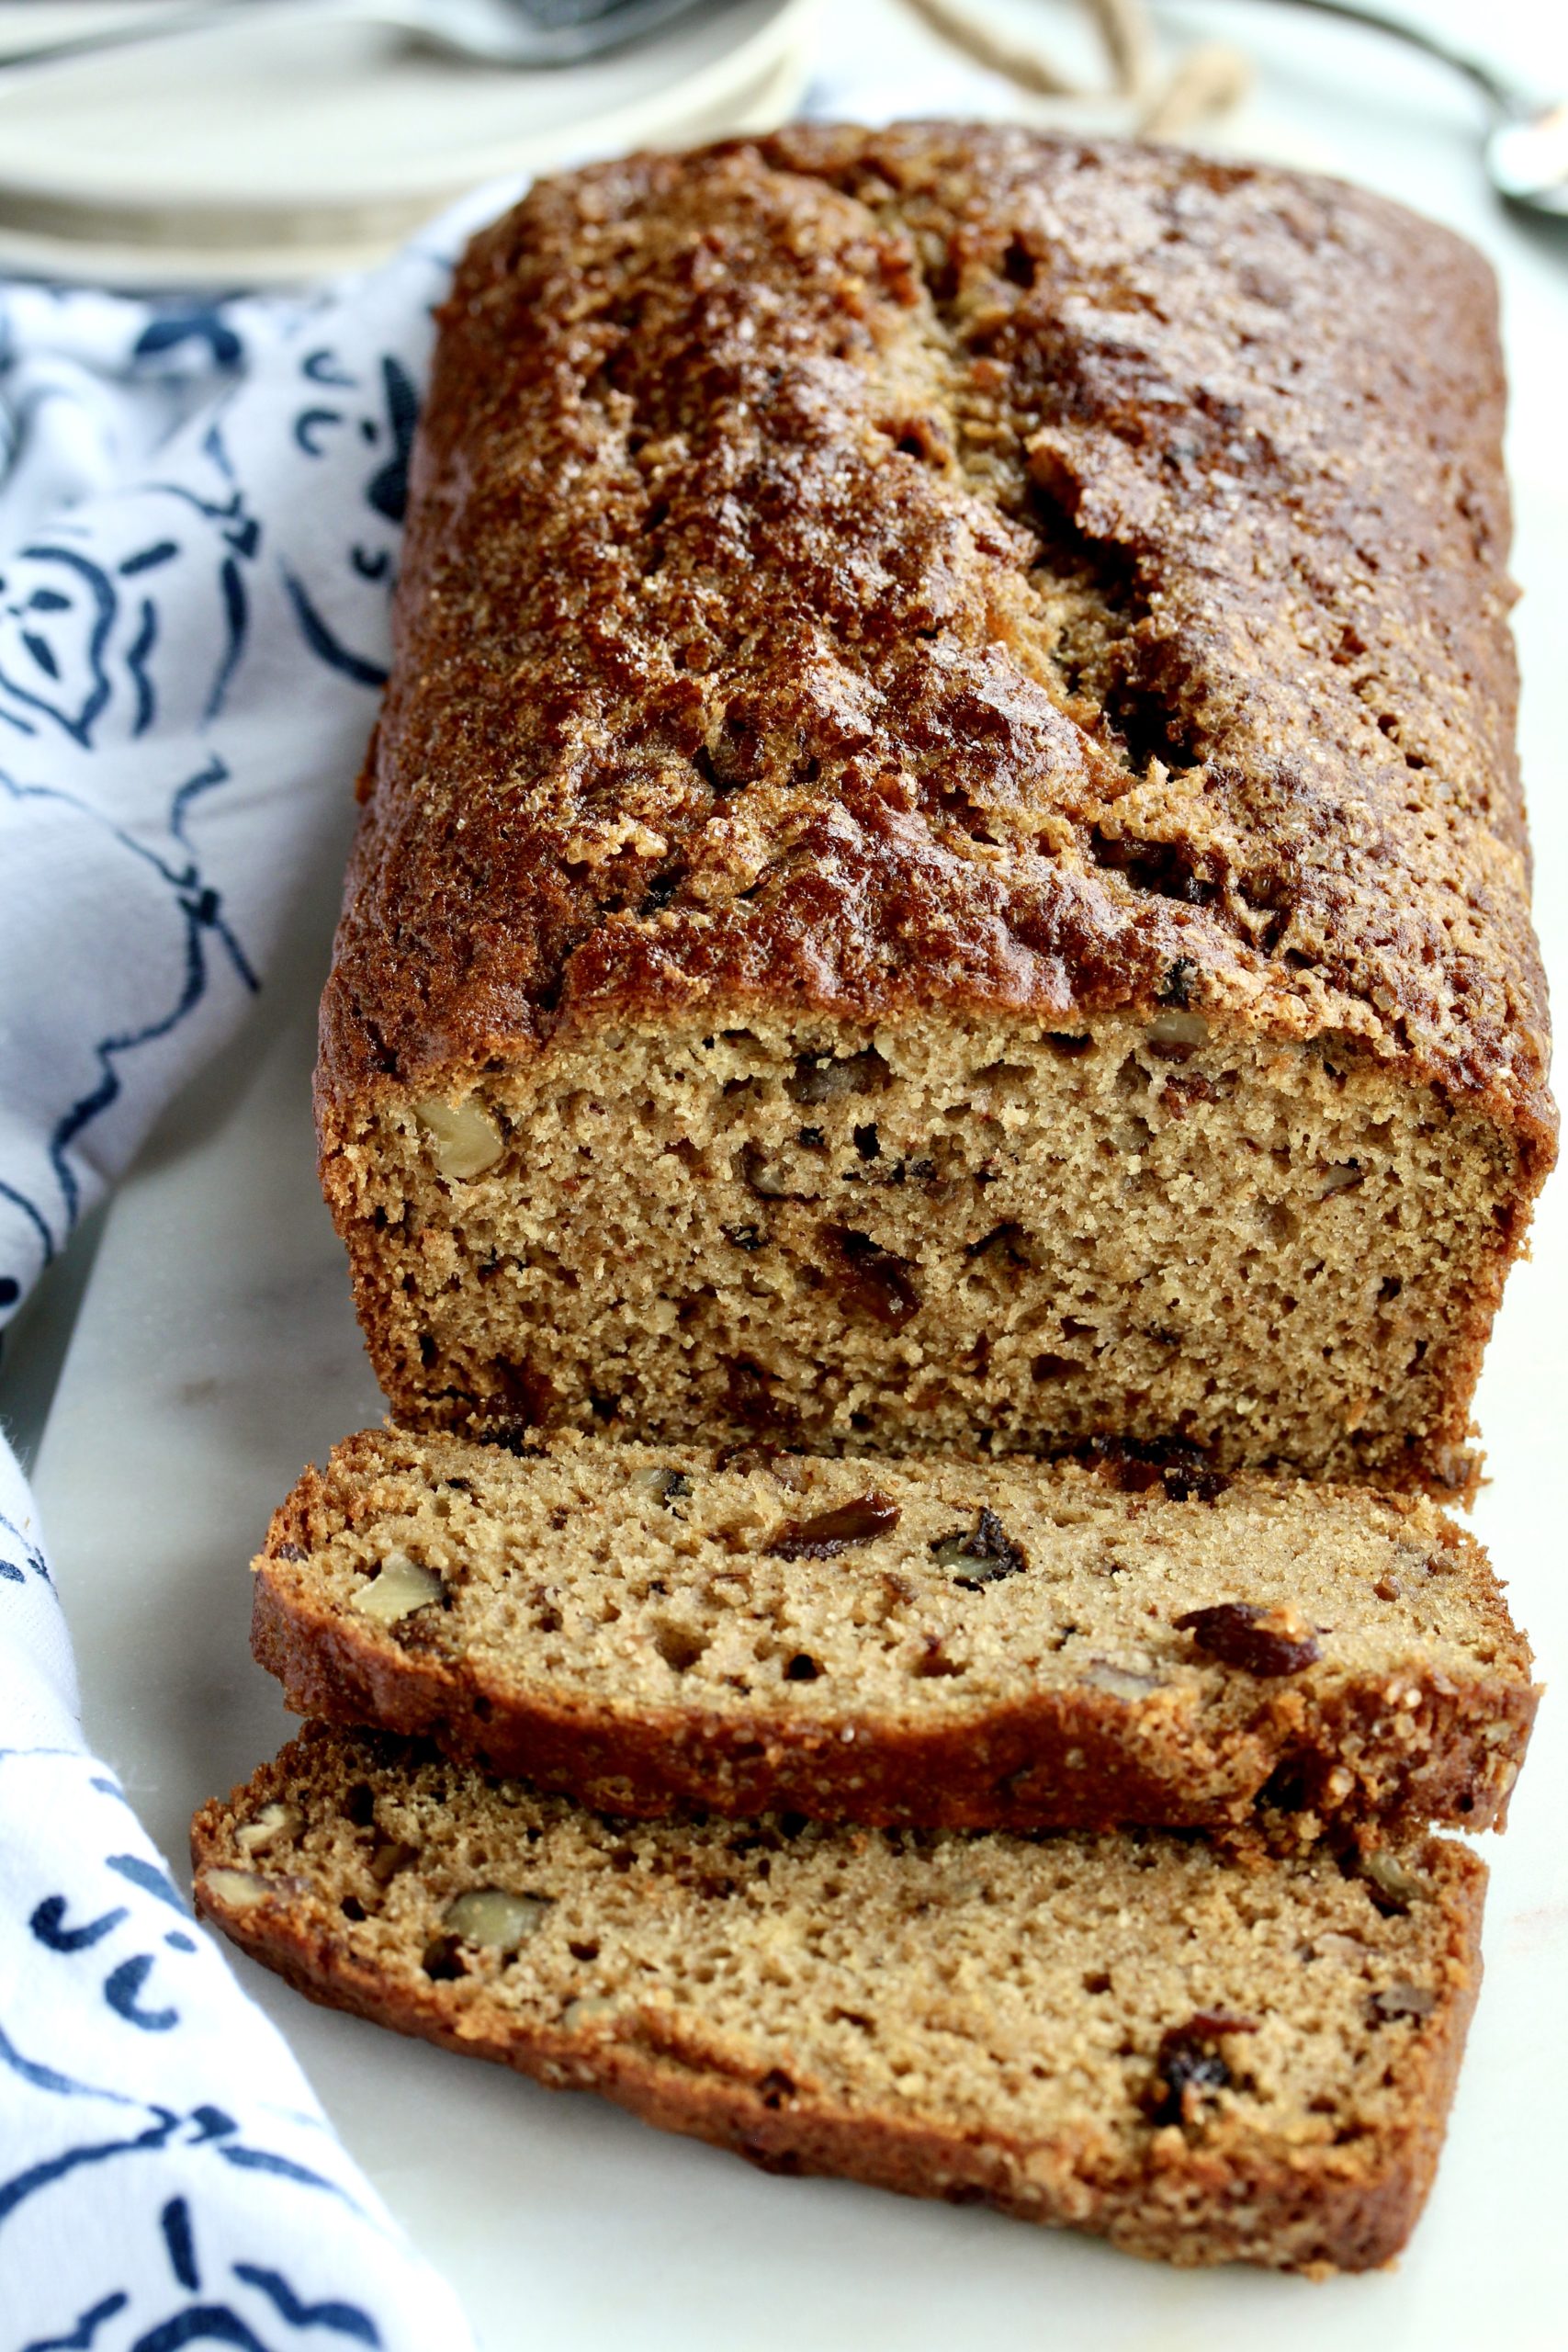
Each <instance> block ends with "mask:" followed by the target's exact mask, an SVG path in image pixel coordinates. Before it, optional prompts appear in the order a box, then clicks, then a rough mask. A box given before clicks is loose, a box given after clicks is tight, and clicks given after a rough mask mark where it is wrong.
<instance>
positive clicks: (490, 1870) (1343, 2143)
mask: <svg viewBox="0 0 1568 2352" xmlns="http://www.w3.org/2000/svg"><path fill="white" fill-rule="evenodd" d="M194 1851H195V1857H196V1863H197V1901H198V1904H199V1905H200V1906H201V1907H202V1909H203V1910H204V1911H205V1912H206V1914H207V1915H208V1916H209V1917H210V1918H212V1919H213V1920H214V1921H215V1922H216V1923H217V1924H218V1925H219V1926H220V1927H221V1928H224V1930H225V1931H226V1932H227V1933H228V1934H230V1935H231V1936H232V1937H233V1938H234V1939H236V1940H237V1941H238V1942H239V1943H241V1944H242V1945H243V1946H244V1947H245V1949H247V1950H248V1951H251V1952H252V1953H254V1955H255V1957H257V1958H258V1959H260V1960H262V1961H264V1962H265V1963H266V1964H267V1965H269V1966H271V1967H274V1968H277V1969H279V1970H281V1971H282V1973H284V1974H285V1975H287V1976H288V1977H289V1978H290V1979H291V1980H292V1981H293V1982H294V1983H295V1984H296V1985H298V1986H299V1988H300V1989H301V1990H302V1991H304V1992H306V1993H308V1994H310V1996H313V1997H314V1998H317V1999H320V2000H324V2001H328V2002H331V2003H333V2004H335V2005H337V2006H340V2007H346V2008H350V2009H355V2010H357V2011H359V2012H360V2013H361V2014H363V2015H366V2016H368V2017H372V2018H377V2019H378V2020H379V2021H380V2022H381V2023H383V2024H387V2025H391V2026H395V2027H397V2028H399V2029H400V2030H403V2031H405V2032H410V2033H416V2034H421V2035H423V2036H425V2037H427V2038H429V2039H431V2040H433V2041H440V2042H444V2043H446V2045H447V2046H449V2047H451V2048H454V2049H457V2050H465V2051H468V2052H471V2053H472V2054H474V2055H476V2056H480V2057H488V2058H493V2059H498V2060H500V2061H502V2063H505V2064H512V2065H514V2066H517V2067H519V2068H521V2069H522V2070H523V2071H524V2072H525V2073H527V2074H530V2075H535V2076H536V2077H537V2078H538V2079H539V2080H541V2081H543V2082H546V2083H549V2084H553V2085H557V2086H582V2087H588V2088H593V2089H597V2090H601V2091H604V2092H605V2093H607V2094H608V2095H609V2096H610V2097H611V2098H615V2099H618V2100H619V2101H620V2102H621V2103H622V2104H623V2105H625V2106H627V2107H629V2108H631V2109H633V2110H634V2111H636V2112H637V2113H638V2114H640V2115H642V2116H644V2117H646V2118H647V2119H648V2120H650V2121H654V2122H657V2123H659V2124H661V2125H663V2126H665V2127H667V2128H671V2129H674V2130H677V2131H686V2132H691V2133H694V2134H695V2135H696V2136H697V2137H699V2138H703V2139H706V2140H711V2141H715V2142H716V2143H720V2144H723V2145H727V2146H730V2147H734V2148H736V2149H738V2150H739V2152H740V2153H741V2154H745V2155H748V2156H750V2158H751V2159H752V2160H753V2161H754V2162H757V2163H759V2164H762V2165H767V2166H769V2167H771V2168H773V2169H778V2170H786V2171H802V2170H804V2171H818V2172H834V2173H842V2174H847V2175H849V2176H850V2177H854V2178H858V2179H863V2180H867V2181H871V2182H875V2183H878V2184H881V2185H883V2186H886V2187H888V2188H898V2189H903V2190H906V2191H908V2192H911V2193H914V2194H917V2195H922V2196H934V2197H945V2198H947V2199H951V2200H953V2201H954V2202H968V2201H972V2200H983V2201H987V2202H989V2203H991V2204H993V2205H996V2206H998V2207H999V2208H1001V2209H1002V2210H1004V2211H1009V2212H1013V2213H1017V2214H1020V2215H1021V2216H1023V2217H1025V2218H1027V2219H1031V2220H1034V2221H1039V2222H1049V2223H1053V2224H1071V2225H1072V2226H1074V2227H1076V2228H1081V2229H1088V2230H1092V2231H1096V2232H1099V2233H1102V2234H1104V2235H1106V2236H1108V2237H1109V2238H1111V2240H1112V2241H1113V2242H1114V2243H1115V2244H1116V2245H1120V2246H1122V2247H1123V2248H1124V2249H1125V2250H1126V2251H1128V2252H1130V2253H1134V2254H1141V2255H1147V2256H1158V2257H1161V2258H1163V2259H1166V2260H1169V2261H1174V2262H1179V2263H1207V2262H1223V2261H1245V2262H1254V2263H1261V2264H1267V2265H1270V2266H1275V2267H1286V2268H1294V2269H1306V2270H1314V2271H1316V2270H1324V2269H1332V2268H1342V2269H1360V2268H1366V2267H1369V2266H1371V2265H1374V2264H1377V2263H1381V2262H1383V2261H1386V2260H1387V2259H1388V2258H1389V2257H1390V2256H1392V2255H1393V2253H1394V2252H1396V2251H1397V2249H1398V2247H1399V2246H1400V2245H1401V2244H1402V2243H1403V2242H1404V2237H1405V2235H1406V2234H1407V2233H1408V2231H1409V2229H1410V2227H1411V2226H1412V2224H1413V2222H1414V2220H1415V2218H1416V2213H1417V2212H1418V2211H1419V2208H1420V2205H1421V2202H1422V2199H1423V2198H1424V2197H1425V2194H1426V2191H1427V2186H1428V2184H1429V2181H1430V2177H1431V2174H1432V2170H1433V2167H1434V2165H1435V2163H1436V2160H1437V2154H1438V2146H1439V2143H1440V2140H1441V2136H1442V2131H1443V2125H1444V2120H1445V2117H1446V2110H1447V2106H1448V2102H1449V2098H1450V2094H1451V2088H1452V2082H1453V2076H1454V2071H1455V2068H1456V2067H1457V2064H1458V2061H1459V2056H1460V2052H1461V2045H1462V2041H1463V2036H1464V2030H1465V2025H1466V2022H1467V2019H1468V2016H1469V2012H1470V2008H1471V2006H1472V2001H1473V1997H1474V1991H1475V1985H1476V1980H1477V1975H1478V1970H1479V1961H1478V1955H1477V1936H1478V1930H1479V1915H1480V1905H1481V1899H1482V1890H1483V1883H1484V1876H1485V1873H1484V1871H1483V1867H1482V1865H1481V1864H1480V1863H1479V1862H1478V1861H1477V1860H1475V1859H1474V1857H1473V1856H1472V1855H1471V1854H1470V1853H1469V1852H1468V1851H1466V1850H1465V1849H1462V1848H1460V1847H1457V1846H1453V1845H1449V1844H1443V1843H1439V1842H1435V1841H1434V1842H1430V1843H1426V1844H1422V1843H1421V1842H1419V1841H1417V1842H1416V1844H1415V1845H1413V1846H1409V1845H1406V1846H1402V1847H1399V1848H1397V1849H1395V1848H1389V1849H1378V1850H1377V1851H1375V1852H1373V1853H1372V1854H1371V1855H1370V1856H1366V1857H1362V1858H1357V1857H1355V1856H1354V1855H1348V1856H1347V1857H1346V1858H1345V1859H1344V1860H1336V1859H1334V1858H1333V1857H1332V1856H1331V1855H1330V1854H1328V1853H1327V1852H1326V1851H1325V1849H1323V1848H1322V1847H1319V1848H1317V1849H1314V1850H1313V1851H1311V1852H1307V1853H1303V1852H1299V1851H1292V1850H1291V1849H1289V1848H1287V1849H1284V1850H1282V1851H1281V1852H1279V1853H1272V1852H1269V1850H1268V1849H1266V1847H1265V1846H1264V1845H1263V1844H1262V1843H1261V1842H1260V1841H1251V1842H1248V1843H1247V1844H1243V1845H1241V1846H1238V1848H1237V1849H1235V1851H1234V1852H1233V1853H1231V1854H1230V1855H1228V1856H1226V1855H1223V1854H1222V1853H1220V1852H1219V1851H1217V1850H1216V1849H1215V1848H1214V1847H1213V1845H1211V1844H1208V1843H1205V1842H1202V1841H1200V1840H1195V1839H1183V1838H1173V1837H1170V1836H1161V1835H1159V1834H1157V1833H1154V1832H1147V1833H1134V1834H1131V1835H1122V1836H1120V1837H1116V1838H1089V1837H1077V1838H1075V1837H1065V1836H1064V1837H1048V1838H1014V1837H1009V1836H1005V1835H990V1836H964V1835H958V1834H951V1833H948V1834H944V1833H931V1832H919V1831H913V1830H881V1831H879V1830H869V1829H859V1830H852V1831H847V1830H838V1831H835V1830H830V1829H825V1828H821V1827H814V1826H808V1825H807V1824H806V1823H805V1822H804V1821H803V1820H802V1819H801V1818H800V1816H799V1815H789V1814H783V1815H772V1816H764V1817H761V1818H760V1819H758V1820H755V1821H752V1822H747V1823H736V1822H718V1821H713V1820H700V1819H697V1820H692V1821H689V1822H684V1823H681V1822H666V1823H658V1824H649V1823H629V1822H626V1821H624V1820H617V1819H615V1818H613V1817H611V1818H607V1817H604V1816H602V1815H597V1814H594V1813H592V1812H589V1811H586V1810H584V1809H583V1808H581V1807H580V1806H578V1805H575V1804H571V1803H570V1802H569V1801H567V1800H565V1799H561V1798H553V1797H547V1796H541V1795H538V1794H536V1793H534V1792H531V1791H530V1790H529V1789H527V1788H526V1787H525V1785H524V1784H522V1783H521V1782H518V1781H495V1782H491V1781H485V1780H483V1779H482V1778H480V1777H479V1775H477V1774H474V1773H472V1772H469V1771H466V1770H463V1769H462V1768H460V1767H458V1766H456V1765H454V1764H451V1763H448V1762H446V1761H443V1760H440V1759H437V1758H434V1757H433V1756H432V1755H431V1754H430V1753H429V1752H428V1751H426V1750H424V1749H423V1748H422V1747H418V1746H416V1745H410V1744H409V1743H405V1742H400V1741H397V1740H394V1739H391V1738H390V1737H389V1736H387V1735H384V1734H338V1733H333V1732H329V1731H325V1730H322V1729H319V1728H318V1729H312V1730H310V1731H307V1732H306V1733H305V1734H304V1736H302V1737H301V1738H300V1739H299V1741H297V1742H296V1743H295V1744H294V1745H293V1746H292V1747H289V1748H288V1749H286V1750H285V1751H284V1753H283V1755H282V1756H281V1757H280V1758H278V1759H277V1761H276V1763H275V1764H272V1765H267V1766H264V1767H263V1768H262V1769H261V1770H259V1771H258V1772H257V1773H256V1774H255V1775H254V1778H253V1779H252V1781H250V1782H249V1784H248V1785H247V1786H245V1787H243V1788H241V1789H238V1790H236V1791H235V1792H234V1794H233V1795H232V1797H231V1799H230V1800H229V1802H228V1803H227V1804H223V1803H221V1802H217V1801H215V1802H214V1803H213V1804H209V1806H207V1807H206V1808H205V1810H204V1811H203V1812H202V1813H201V1814H199V1815H197V1821H196V1824H195V1829H194Z"/></svg>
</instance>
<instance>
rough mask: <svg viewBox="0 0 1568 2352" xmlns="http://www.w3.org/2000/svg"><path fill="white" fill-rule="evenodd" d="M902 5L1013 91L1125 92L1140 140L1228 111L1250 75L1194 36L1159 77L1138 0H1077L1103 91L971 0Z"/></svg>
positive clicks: (1236, 60) (1227, 51) (1244, 64)
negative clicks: (981, 13) (1092, 37)
mask: <svg viewBox="0 0 1568 2352" xmlns="http://www.w3.org/2000/svg"><path fill="white" fill-rule="evenodd" d="M904 4H905V6H906V7H908V8H909V9H911V10H912V11H913V12H914V14H915V15H916V16H918V17H921V18H923V19H924V21H925V22H926V23H927V24H928V25H930V27H931V30H932V31H933V32H935V33H938V34H940V36H941V37H942V40H947V41H950V42H951V43H952V45H953V48H954V49H959V50H962V51H964V55H965V56H966V57H971V58H973V59H974V61H975V62H976V64H977V65H984V66H986V67H988V68H989V70H990V71H991V72H992V73H993V74H1002V75H1004V76H1005V78H1006V79H1007V80H1008V81H1010V82H1013V83H1016V85H1018V87H1019V88H1020V89H1021V90H1029V91H1032V93H1033V94H1034V95H1035V96H1039V97H1046V98H1079V99H1082V98H1090V97H1097V96H1110V97H1118V98H1125V99H1127V100H1128V101H1129V102H1130V103H1131V106H1132V108H1133V116H1134V128H1135V130H1136V131H1137V133H1138V136H1139V137H1140V138H1144V139H1175V138H1179V136H1180V135H1181V133H1182V132H1183V131H1186V130H1190V129H1191V128H1192V126H1193V125H1194V124H1195V123H1197V122H1200V121H1201V120H1203V119H1205V118H1206V117H1208V116H1212V115H1216V114H1224V113H1226V112H1228V110H1229V109H1230V108H1231V107H1234V106H1235V104H1236V103H1237V101H1238V100H1239V99H1240V98H1242V97H1243V96H1245V95H1246V92H1247V87H1248V85H1249V84H1250V83H1251V80H1252V67H1251V64H1250V62H1248V60H1247V58H1246V57H1244V56H1243V55H1242V53H1241V51H1239V50H1235V49H1232V48H1231V47H1230V46H1229V45H1228V43H1226V42H1224V41H1201V42H1200V43H1199V44H1198V46H1197V47H1196V48H1194V49H1190V50H1189V51H1187V52H1186V54H1185V56H1183V57H1182V58H1180V59H1179V61H1178V62H1177V65H1176V67H1175V70H1174V71H1173V72H1172V73H1170V74H1168V75H1166V76H1165V77H1164V78H1163V79H1162V78H1161V76H1160V74H1159V71H1158V68H1157V66H1156V46H1155V39H1154V29H1153V27H1152V25H1151V23H1150V19H1149V13H1148V9H1147V7H1146V6H1145V0H1084V5H1085V6H1087V7H1088V9H1089V14H1090V15H1091V16H1092V17H1093V18H1094V20H1095V24H1096V27H1097V28H1098V30H1099V33H1100V40H1101V43H1102V45H1103V47H1104V50H1105V54H1106V59H1107V62H1108V63H1109V64H1110V67H1111V88H1110V90H1109V91H1107V92H1103V93H1101V92H1096V91H1091V90H1088V89H1085V88H1084V86H1083V85H1082V84H1081V83H1078V82H1075V81H1074V80H1073V79H1072V77H1071V76H1070V75H1069V74H1064V73H1063V72H1062V70H1061V68H1060V67H1059V66H1058V65H1055V64H1054V63H1053V62H1052V60H1051V59H1050V58H1049V57H1048V56H1047V55H1046V53H1045V51H1044V50H1043V49H1042V48H1041V47H1040V46H1039V45H1038V43H1036V42H1034V41H1020V40H1013V39H1010V37H1009V36H1008V35H1006V34H1004V33H1002V32H999V31H998V29H997V28H996V27H995V26H994V25H992V24H989V23H987V21H986V20H985V18H984V17H976V15H975V14H974V13H973V6H972V0H904Z"/></svg>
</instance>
